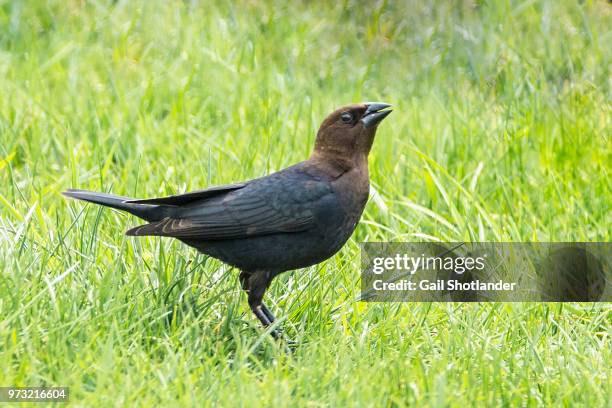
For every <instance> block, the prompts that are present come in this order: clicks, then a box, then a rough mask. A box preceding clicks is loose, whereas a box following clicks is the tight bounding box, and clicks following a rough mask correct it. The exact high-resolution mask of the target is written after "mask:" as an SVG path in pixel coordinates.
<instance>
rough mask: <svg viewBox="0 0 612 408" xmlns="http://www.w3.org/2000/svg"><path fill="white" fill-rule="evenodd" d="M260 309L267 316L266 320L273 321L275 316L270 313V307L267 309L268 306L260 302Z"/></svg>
mask: <svg viewBox="0 0 612 408" xmlns="http://www.w3.org/2000/svg"><path fill="white" fill-rule="evenodd" d="M261 310H262V311H263V312H264V313H265V314H266V317H267V318H268V320H270V323H274V321H275V320H276V317H274V315H273V314H272V312H271V311H270V309H268V306H266V304H265V303H264V302H261Z"/></svg>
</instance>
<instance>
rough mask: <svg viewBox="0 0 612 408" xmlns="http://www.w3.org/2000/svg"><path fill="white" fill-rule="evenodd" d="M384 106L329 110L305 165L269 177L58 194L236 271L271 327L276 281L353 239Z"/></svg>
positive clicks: (257, 312)
mask: <svg viewBox="0 0 612 408" xmlns="http://www.w3.org/2000/svg"><path fill="white" fill-rule="evenodd" d="M390 107H391V105H390V104H387V103H382V102H365V103H356V104H351V105H347V106H343V107H341V108H339V109H336V110H334V111H333V112H332V113H331V114H329V115H328V116H327V117H326V118H325V119H324V120H323V122H322V123H321V125H320V127H319V130H318V131H317V134H316V139H315V145H314V149H313V151H312V154H311V155H310V157H309V158H308V159H307V160H305V161H302V162H299V163H297V164H295V165H292V166H290V167H287V168H285V169H283V170H280V171H278V172H275V173H272V174H269V175H267V176H265V177H260V178H256V179H253V180H249V181H244V182H239V183H234V184H228V185H223V186H215V187H210V188H207V189H203V190H197V191H192V192H188V193H184V194H178V195H171V196H167V197H158V198H147V199H134V198H129V197H123V196H117V195H111V194H106V193H99V192H93V191H86V190H76V189H69V190H67V191H64V192H63V193H62V194H63V195H64V196H66V197H70V198H73V199H78V200H83V201H87V202H90V203H94V204H98V205H102V206H106V207H111V208H114V209H117V210H122V211H125V212H128V213H130V214H132V215H135V216H136V217H139V218H141V219H143V220H145V221H147V223H146V224H144V225H140V226H137V227H135V228H132V229H129V230H128V231H127V232H126V235H128V236H136V237H138V236H161V237H172V238H176V239H178V240H180V241H182V242H183V243H185V244H187V245H189V246H191V247H193V248H195V249H197V250H198V251H199V252H201V253H204V254H206V255H208V256H211V257H213V258H216V259H219V260H221V261H222V262H224V263H226V264H228V265H230V266H232V267H234V268H236V269H238V270H239V281H240V285H241V287H242V289H243V290H244V291H245V292H246V293H247V300H248V305H249V308H250V309H251V311H252V312H253V314H254V315H255V316H256V317H257V319H258V320H259V321H260V322H261V324H262V325H263V326H264V327H268V326H270V325H272V324H273V323H274V322H275V317H274V315H273V314H272V312H271V311H270V309H269V308H268V307H267V306H266V305H265V303H264V302H263V297H264V293H265V292H266V290H267V289H268V287H269V286H270V283H271V282H272V279H274V278H275V277H276V276H278V275H279V274H281V273H283V272H286V271H291V270H296V269H301V268H306V267H309V266H312V265H315V264H318V263H320V262H322V261H324V260H326V259H328V258H330V257H331V256H333V255H334V254H335V253H336V252H338V251H339V250H340V248H342V246H344V244H345V243H346V242H347V241H348V239H349V238H350V236H351V235H352V234H353V232H354V230H355V228H356V226H357V223H358V222H359V220H360V218H361V215H362V213H363V210H364V208H365V205H366V202H367V200H368V197H369V189H370V181H369V171H368V154H369V153H370V150H371V148H372V144H373V142H374V137H375V135H376V131H377V128H378V125H379V124H380V123H381V121H382V120H383V119H384V118H385V117H387V116H388V115H389V114H390V113H391V111H392V109H390ZM271 334H272V335H273V336H274V337H275V338H278V337H279V336H280V335H279V331H278V330H276V329H275V330H272V331H271Z"/></svg>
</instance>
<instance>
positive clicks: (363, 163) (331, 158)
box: [309, 149, 368, 177]
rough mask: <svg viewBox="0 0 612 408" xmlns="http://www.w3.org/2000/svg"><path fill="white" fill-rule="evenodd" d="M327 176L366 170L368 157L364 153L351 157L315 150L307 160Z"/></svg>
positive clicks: (329, 151)
mask: <svg viewBox="0 0 612 408" xmlns="http://www.w3.org/2000/svg"><path fill="white" fill-rule="evenodd" d="M309 160H310V161H311V162H314V163H317V165H318V166H319V167H321V168H323V169H326V172H328V173H329V174H334V175H336V177H337V176H339V175H341V174H343V173H346V172H348V171H350V170H352V169H360V170H365V171H366V172H367V170H368V156H367V154H364V153H356V154H353V155H346V154H340V153H338V152H334V151H331V150H324V151H321V150H319V149H315V150H314V151H313V152H312V155H311V156H310V159H309Z"/></svg>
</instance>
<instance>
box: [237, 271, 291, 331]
mask: <svg viewBox="0 0 612 408" xmlns="http://www.w3.org/2000/svg"><path fill="white" fill-rule="evenodd" d="M239 279H240V284H241V285H242V289H244V290H245V291H246V292H247V294H248V301H249V307H250V308H251V311H253V314H254V315H255V316H256V317H257V319H259V321H260V322H261V324H262V325H263V326H264V327H268V326H270V325H271V324H272V323H274V320H276V319H275V318H274V315H273V314H272V313H271V312H270V310H268V308H267V307H266V305H264V304H263V301H262V299H263V295H264V293H265V291H266V289H267V288H268V285H269V284H270V281H271V279H270V274H269V273H268V272H263V271H262V272H255V273H252V274H249V273H246V272H241V273H240V278H239ZM271 334H272V337H274V338H275V339H278V338H280V337H281V334H280V332H279V331H278V330H273V331H272V332H271Z"/></svg>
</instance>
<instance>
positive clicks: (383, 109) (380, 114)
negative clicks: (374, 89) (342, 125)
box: [361, 102, 392, 129]
mask: <svg viewBox="0 0 612 408" xmlns="http://www.w3.org/2000/svg"><path fill="white" fill-rule="evenodd" d="M365 105H366V106H367V109H366V111H365V113H364V114H363V116H362V118H361V123H363V127H365V128H366V129H367V128H371V127H374V126H376V125H378V124H379V123H380V122H381V121H382V120H383V119H384V118H386V117H387V115H389V114H390V113H391V112H392V110H391V109H387V108H388V107H390V106H391V105H389V104H388V103H382V102H366V103H365Z"/></svg>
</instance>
